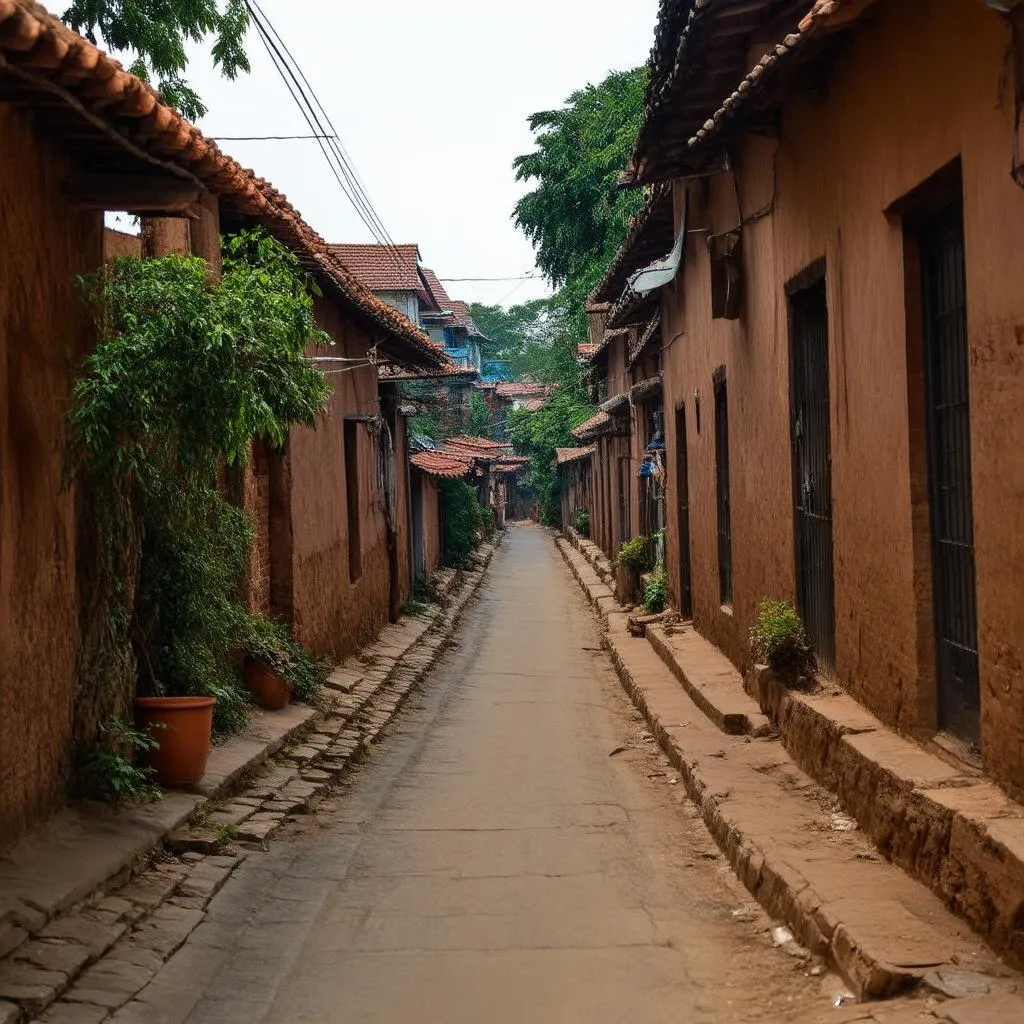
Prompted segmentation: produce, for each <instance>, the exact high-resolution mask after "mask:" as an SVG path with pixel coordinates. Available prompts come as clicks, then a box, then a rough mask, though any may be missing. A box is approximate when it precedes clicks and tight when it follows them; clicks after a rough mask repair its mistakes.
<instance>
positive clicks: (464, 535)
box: [441, 480, 487, 568]
mask: <svg viewBox="0 0 1024 1024" xmlns="http://www.w3.org/2000/svg"><path fill="white" fill-rule="evenodd" d="M441 502H442V507H443V509H444V557H445V563H446V564H447V565H452V566H455V567H456V568H464V567H465V566H467V565H469V564H470V562H471V557H472V554H473V552H474V551H475V550H476V548H477V545H478V544H479V531H480V530H482V529H483V528H484V527H485V526H486V520H485V515H486V512H487V510H486V509H485V508H483V506H481V504H480V503H479V502H478V501H477V500H476V492H475V491H474V490H473V488H472V487H470V486H469V484H467V483H466V482H465V481H464V480H443V481H442V482H441Z"/></svg>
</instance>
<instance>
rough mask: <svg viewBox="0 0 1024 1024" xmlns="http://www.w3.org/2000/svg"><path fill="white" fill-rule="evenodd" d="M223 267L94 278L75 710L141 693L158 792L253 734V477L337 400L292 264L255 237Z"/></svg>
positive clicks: (306, 289) (75, 415) (164, 266)
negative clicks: (261, 449)
mask: <svg viewBox="0 0 1024 1024" xmlns="http://www.w3.org/2000/svg"><path fill="white" fill-rule="evenodd" d="M222 256H223V261H222V264H223V266H222V269H223V273H222V275H221V278H220V280H219V282H217V283H216V284H211V282H210V280H209V273H208V268H207V266H206V264H205V262H204V261H203V260H200V259H197V258H195V257H181V256H165V257H161V258H159V259H146V260H139V259H134V258H129V257H123V258H119V259H117V260H114V261H113V262H112V263H110V264H108V265H105V266H104V268H103V269H101V270H100V271H97V272H96V273H95V274H93V275H91V276H90V277H88V278H85V279H84V280H83V281H82V282H81V283H82V286H83V289H84V293H85V296H86V298H87V300H88V301H89V303H90V305H91V306H92V309H93V313H94V316H95V322H96V328H97V333H98V337H99V341H98V343H97V345H96V346H95V348H94V349H93V350H92V352H91V353H90V354H89V356H88V357H87V358H86V360H85V362H84V364H83V367H82V371H81V374H80V375H79V377H78V379H77V381H76V383H75V389H74V404H73V407H72V409H71V411H70V413H69V417H68V419H69V428H70V430H69V465H68V471H69V472H68V478H69V479H70V480H74V481H75V483H76V485H78V488H79V490H78V493H77V494H76V498H77V499H78V500H80V501H81V503H82V506H83V510H84V512H83V515H82V516H81V522H82V530H83V534H84V538H83V542H82V544H81V545H80V548H79V553H80V561H81V562H82V565H83V570H82V585H83V587H82V589H83V593H84V595H85V600H84V605H83V616H82V618H83V621H84V632H83V639H82V667H81V671H80V683H81V686H80V691H81V701H80V703H81V704H82V706H83V708H86V709H87V710H88V715H89V716H90V718H91V719H92V720H101V721H102V720H103V718H104V712H105V709H106V707H107V706H108V705H112V707H111V711H113V712H114V713H116V712H117V711H118V710H119V709H120V708H122V707H124V706H126V705H127V704H128V700H129V697H128V695H129V693H133V692H134V695H135V696H136V698H137V699H136V701H135V709H136V717H137V721H138V724H139V727H140V729H142V730H144V731H146V732H148V734H149V735H151V736H152V737H153V739H154V740H155V742H156V743H158V744H159V747H158V748H156V749H153V750H151V751H149V762H150V766H151V767H152V768H153V769H154V771H155V774H156V779H157V781H158V782H159V783H160V784H161V785H187V784H190V783H194V782H197V781H198V780H199V779H201V778H202V776H203V774H204V773H205V770H206V759H207V755H208V753H209V749H210V743H211V738H212V731H213V730H216V731H217V732H218V733H222V734H224V733H230V732H235V731H237V730H239V729H241V728H242V727H243V726H244V725H245V723H246V721H247V720H248V716H249V712H250V710H251V708H252V700H251V698H250V696H249V694H248V692H247V691H246V689H245V686H244V683H243V680H242V672H241V671H239V668H240V666H239V650H240V648H241V647H242V646H243V645H244V641H245V636H246V626H247V623H248V613H247V611H246V609H245V606H244V604H243V603H242V601H241V593H242V589H243V584H244V579H245V572H246V565H247V558H248V551H249V548H250V545H251V543H252V539H253V529H252V521H251V518H250V516H249V515H248V513H247V512H246V511H244V509H243V508H242V507H241V506H242V505H243V502H242V501H241V490H242V484H241V481H242V474H241V466H242V465H243V464H244V463H245V462H246V461H247V459H248V458H249V456H250V453H251V451H252V444H253V442H254V441H255V440H257V439H263V440H265V441H267V442H269V443H271V444H276V445H279V444H281V443H282V442H283V440H284V438H285V437H287V435H288V430H289V429H290V427H291V426H292V425H294V424H302V425H304V426H307V427H312V426H315V424H316V422H317V420H318V418H319V417H320V416H321V415H322V413H323V412H324V411H325V409H326V407H327V401H328V398H329V396H330V394H331V386H330V384H329V382H328V381H327V379H326V378H325V377H324V375H323V373H322V372H321V371H320V370H319V369H318V368H317V367H316V366H313V365H311V364H310V363H308V362H307V361H306V360H305V359H304V358H303V353H304V352H305V350H306V348H307V346H308V345H310V344H311V343H315V344H330V343H331V339H330V338H329V337H328V336H327V335H326V334H324V332H323V331H321V330H320V329H319V328H318V326H317V324H316V318H315V315H314V311H313V291H314V290H315V286H314V284H313V282H312V279H311V278H309V277H308V275H307V274H306V273H305V272H304V271H303V270H302V268H301V267H300V266H299V263H298V260H297V259H296V257H295V256H294V254H293V253H291V252H289V251H288V250H287V249H286V248H285V247H284V246H283V245H281V244H280V243H279V242H277V241H276V240H274V239H273V238H271V237H269V236H268V235H267V234H266V232H264V231H263V230H262V229H260V230H255V231H244V232H241V233H240V234H238V235H233V236H228V237H226V238H224V239H223V240H222ZM86 531H88V532H87V533H86ZM288 639H289V641H290V638H288ZM302 668H303V670H305V669H308V666H306V665H305V663H304V664H303V666H302ZM312 681H313V683H314V684H315V683H316V681H317V680H316V669H315V666H314V667H313V672H312ZM107 713H108V714H109V713H110V712H107ZM84 721H86V727H88V721H89V719H84ZM157 727H159V728H157Z"/></svg>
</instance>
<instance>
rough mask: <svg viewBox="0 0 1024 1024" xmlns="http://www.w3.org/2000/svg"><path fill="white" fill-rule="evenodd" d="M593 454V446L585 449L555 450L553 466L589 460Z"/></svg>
mask: <svg viewBox="0 0 1024 1024" xmlns="http://www.w3.org/2000/svg"><path fill="white" fill-rule="evenodd" d="M593 454H594V446H593V445H590V446H589V447H587V448H556V449H555V464H556V465H558V466H564V465H566V464H567V463H569V462H579V460H580V459H589V458H590V457H591V456H592V455H593Z"/></svg>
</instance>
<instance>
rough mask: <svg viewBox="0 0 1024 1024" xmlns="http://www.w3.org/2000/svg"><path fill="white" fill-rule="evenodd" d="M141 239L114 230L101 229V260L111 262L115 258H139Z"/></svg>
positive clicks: (137, 236)
mask: <svg viewBox="0 0 1024 1024" xmlns="http://www.w3.org/2000/svg"><path fill="white" fill-rule="evenodd" d="M141 255H142V239H141V237H140V236H139V235H130V234H128V232H126V231H118V230H117V229H116V228H104V229H103V259H104V261H106V260H112V259H114V257H115V256H141Z"/></svg>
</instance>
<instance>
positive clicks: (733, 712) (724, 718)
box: [646, 624, 770, 736]
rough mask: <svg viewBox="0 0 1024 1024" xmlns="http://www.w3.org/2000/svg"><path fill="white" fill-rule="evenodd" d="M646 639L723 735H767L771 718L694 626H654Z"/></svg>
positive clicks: (719, 652)
mask: <svg viewBox="0 0 1024 1024" xmlns="http://www.w3.org/2000/svg"><path fill="white" fill-rule="evenodd" d="M646 635H647V639H648V641H650V644H651V646H652V647H653V648H654V650H655V652H656V653H657V655H658V657H660V658H661V660H662V661H663V662H664V663H665V665H666V666H667V668H668V670H669V671H670V672H671V673H672V674H673V675H674V676H675V677H676V679H678V680H679V682H680V683H681V684H682V686H683V689H684V690H686V692H687V693H688V694H689V696H690V699H691V700H692V701H693V702H694V704H696V705H697V707H699V708H700V709H701V711H703V712H704V714H705V715H707V717H708V718H709V719H711V721H712V722H714V723H715V725H717V726H718V728H719V729H721V730H722V732H724V733H729V734H730V735H733V736H763V735H766V734H767V732H768V731H769V728H770V723H769V721H768V717H767V716H766V715H764V714H762V713H761V708H760V707H759V706H758V703H757V701H755V700H753V699H752V698H751V697H750V696H748V694H747V692H746V691H745V690H744V689H743V679H742V678H741V676H740V674H739V672H737V671H736V668H735V667H734V666H733V664H732V662H731V661H729V659H728V658H727V657H726V656H725V655H724V654H722V652H721V651H720V650H719V649H718V648H717V647H715V646H714V644H712V643H710V642H708V641H707V640H705V639H704V638H703V637H702V636H701V635H700V634H699V633H698V632H697V631H696V630H695V629H694V628H693V627H692V626H676V627H666V626H663V625H661V624H653V625H649V626H648V627H647V629H646Z"/></svg>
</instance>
